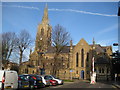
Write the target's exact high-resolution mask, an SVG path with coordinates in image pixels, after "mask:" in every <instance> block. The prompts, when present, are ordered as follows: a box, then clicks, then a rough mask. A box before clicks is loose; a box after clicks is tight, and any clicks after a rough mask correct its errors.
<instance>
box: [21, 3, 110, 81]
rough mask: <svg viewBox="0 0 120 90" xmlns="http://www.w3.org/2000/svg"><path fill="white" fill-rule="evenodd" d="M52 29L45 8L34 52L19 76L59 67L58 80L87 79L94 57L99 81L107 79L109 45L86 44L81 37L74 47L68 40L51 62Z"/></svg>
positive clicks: (48, 72)
mask: <svg viewBox="0 0 120 90" xmlns="http://www.w3.org/2000/svg"><path fill="white" fill-rule="evenodd" d="M51 33H52V26H50V25H49V19H48V8H47V5H46V7H45V9H44V15H43V18H42V22H41V24H39V25H38V31H37V35H36V41H35V50H34V51H33V52H32V51H31V53H30V56H29V57H30V58H29V61H28V62H27V63H26V64H22V65H21V66H20V71H19V74H24V73H28V74H52V71H53V66H54V64H56V65H57V66H58V67H56V68H58V70H57V77H59V78H62V79H71V78H77V79H90V72H91V69H92V67H91V63H92V62H91V61H92V58H93V57H95V71H96V73H97V78H98V79H99V80H104V79H106V77H108V78H109V77H110V70H111V69H110V67H111V66H110V62H111V57H110V55H111V54H112V47H111V46H101V45H99V44H95V41H94V39H93V43H92V45H89V44H88V43H87V42H86V41H85V40H84V38H82V39H81V40H80V41H79V42H78V43H77V44H76V45H73V44H72V41H70V46H66V47H65V48H64V49H63V50H62V51H61V53H60V55H59V60H58V61H57V63H54V55H55V48H54V47H53V46H52V45H51Z"/></svg>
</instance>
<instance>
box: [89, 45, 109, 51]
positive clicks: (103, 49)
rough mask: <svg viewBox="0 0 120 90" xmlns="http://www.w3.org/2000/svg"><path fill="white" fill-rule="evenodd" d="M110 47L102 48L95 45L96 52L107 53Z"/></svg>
mask: <svg viewBox="0 0 120 90" xmlns="http://www.w3.org/2000/svg"><path fill="white" fill-rule="evenodd" d="M90 46H91V47H93V45H90ZM108 47H110V46H101V45H100V44H95V51H96V52H102V53H104V52H106V48H108Z"/></svg>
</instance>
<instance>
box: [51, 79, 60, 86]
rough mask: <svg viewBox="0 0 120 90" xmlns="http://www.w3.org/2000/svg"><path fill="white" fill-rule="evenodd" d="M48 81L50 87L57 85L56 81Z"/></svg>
mask: <svg viewBox="0 0 120 90" xmlns="http://www.w3.org/2000/svg"><path fill="white" fill-rule="evenodd" d="M49 81H50V85H52V86H56V85H58V82H57V81H56V80H49Z"/></svg>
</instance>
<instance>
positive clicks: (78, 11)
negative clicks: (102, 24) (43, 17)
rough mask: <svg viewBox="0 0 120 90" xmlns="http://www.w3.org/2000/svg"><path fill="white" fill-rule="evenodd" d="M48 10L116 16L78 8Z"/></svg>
mask: <svg viewBox="0 0 120 90" xmlns="http://www.w3.org/2000/svg"><path fill="white" fill-rule="evenodd" d="M48 10H49V11H67V12H76V13H83V14H91V15H99V16H109V17H116V16H117V15H109V14H101V13H93V12H86V11H80V10H73V9H48Z"/></svg>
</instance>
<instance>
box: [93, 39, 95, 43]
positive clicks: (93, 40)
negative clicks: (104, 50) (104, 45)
mask: <svg viewBox="0 0 120 90" xmlns="http://www.w3.org/2000/svg"><path fill="white" fill-rule="evenodd" d="M93 45H95V39H94V37H93Z"/></svg>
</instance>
